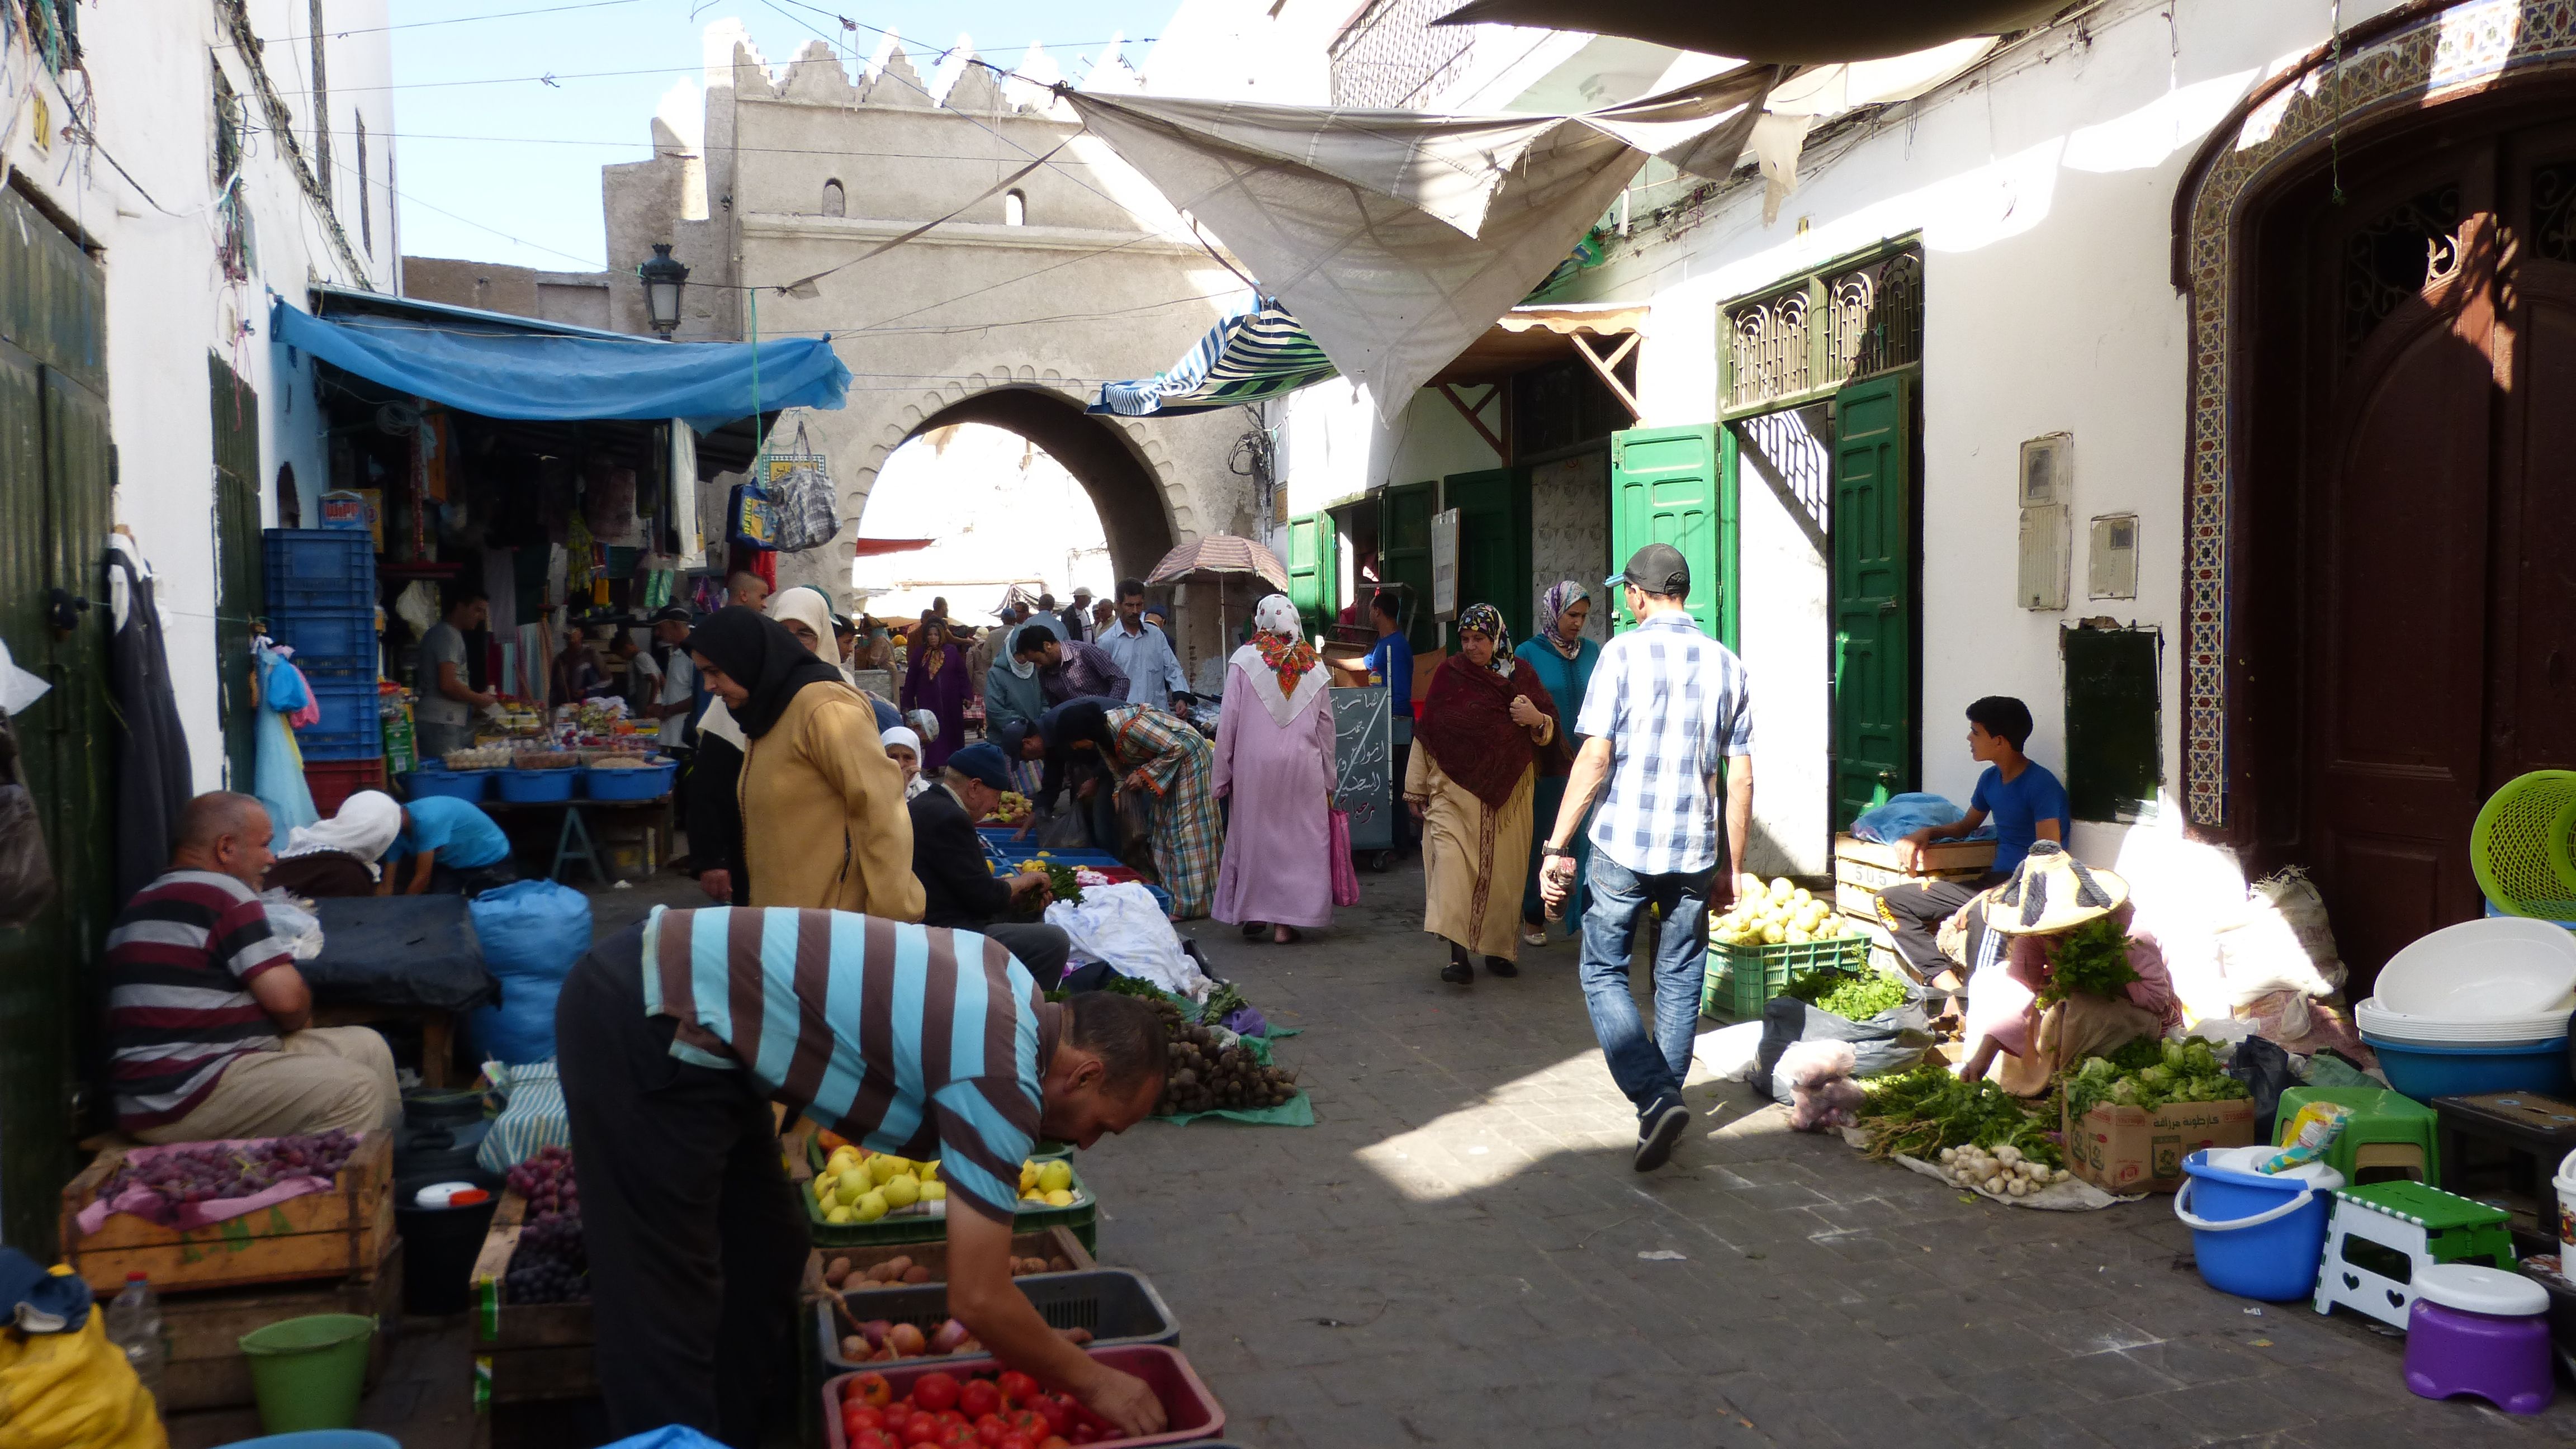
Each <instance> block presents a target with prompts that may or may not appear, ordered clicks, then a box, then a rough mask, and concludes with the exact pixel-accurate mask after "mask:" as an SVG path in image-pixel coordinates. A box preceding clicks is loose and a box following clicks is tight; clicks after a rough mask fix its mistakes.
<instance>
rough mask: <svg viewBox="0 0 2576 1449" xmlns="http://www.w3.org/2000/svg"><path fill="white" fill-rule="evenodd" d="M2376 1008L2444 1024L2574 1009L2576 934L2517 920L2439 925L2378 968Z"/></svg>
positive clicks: (2575, 998) (2531, 921)
mask: <svg viewBox="0 0 2576 1449" xmlns="http://www.w3.org/2000/svg"><path fill="white" fill-rule="evenodd" d="M2379 1004H2380V1005H2381V1006H2382V1007H2384V1008H2386V1009H2387V1010H2389V1011H2394V1012H2401V1013H2403V1014H2405V1015H2408V1016H2422V1017H2432V1018H2435V1019H2438V1020H2443V1021H2493V1020H2495V1019H2497V1018H2499V1017H2509V1016H2529V1015H2534V1014H2537V1013H2540V1012H2545V1011H2567V1010H2569V1009H2571V1008H2576V933H2571V932H2569V931H2567V930H2566V929H2565V928H2564V927H2560V926H2556V925H2552V924H2550V923H2549V922H2547V921H2534V920H2527V919H2524V918H2522V917H2518V916H2503V917H2497V918H2494V919H2491V920H2482V921H2462V922H2461V923H2460V924H2458V925H2456V926H2444V927H2443V928H2442V929H2440V930H2438V931H2435V932H2434V933H2432V934H2431V935H2429V936H2426V937H2424V938H2423V939H2421V940H2419V941H2417V942H2415V943H2414V944H2413V945H2411V946H2408V947H2407V948H2406V949H2405V950H2403V951H2400V952H2398V953H2397V954H2396V955H2395V956H2393V957H2391V958H2389V962H2388V964H2387V965H2386V966H2383V967H2381V968H2380V972H2379Z"/></svg>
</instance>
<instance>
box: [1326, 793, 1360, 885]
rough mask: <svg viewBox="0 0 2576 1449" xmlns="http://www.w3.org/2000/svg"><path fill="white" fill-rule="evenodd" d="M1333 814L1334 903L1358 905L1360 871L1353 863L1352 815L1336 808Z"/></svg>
mask: <svg viewBox="0 0 2576 1449" xmlns="http://www.w3.org/2000/svg"><path fill="white" fill-rule="evenodd" d="M1332 816H1333V839H1332V850H1333V904H1334V905H1337V906H1356V905H1358V904H1359V903H1360V873H1359V870H1358V868H1357V867H1355V866H1353V865H1352V864H1351V817H1350V813H1349V812H1348V811H1343V810H1335V811H1333V812H1332Z"/></svg>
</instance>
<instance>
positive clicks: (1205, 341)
mask: <svg viewBox="0 0 2576 1449" xmlns="http://www.w3.org/2000/svg"><path fill="white" fill-rule="evenodd" d="M1333 375H1334V373H1333V362H1332V359H1331V358H1328V357H1326V356H1325V355H1324V349H1323V348H1321V347H1319V346H1317V345H1316V343H1315V339H1314V338H1312V337H1309V336H1307V335H1306V329H1305V328H1303V327H1300V326H1298V325H1297V319H1296V318H1294V317H1291V316H1289V315H1288V309H1287V308H1285V307H1283V306H1281V305H1280V304H1279V303H1278V302H1276V301H1274V300H1272V299H1271V298H1268V297H1260V298H1256V299H1254V302H1253V305H1252V306H1251V307H1249V308H1247V309H1246V310H1244V311H1242V312H1239V313H1236V314H1235V315H1234V316H1232V317H1228V318H1227V319H1225V320H1224V321H1222V322H1219V323H1218V324H1216V326H1215V327H1214V328H1213V329H1211V330H1210V331H1209V333H1208V334H1207V335H1206V336H1205V337H1202V338H1200V339H1199V342H1198V345H1197V346H1196V347H1193V348H1191V349H1190V351H1189V355H1188V356H1186V357H1184V358H1182V359H1181V360H1180V361H1179V362H1177V363H1174V364H1173V365H1172V370H1171V371H1169V372H1166V373H1162V374H1159V375H1157V376H1154V377H1146V378H1139V379H1137V380H1136V381H1134V382H1110V383H1103V384H1101V387H1100V397H1099V399H1098V400H1097V401H1095V402H1093V403H1092V405H1091V406H1090V407H1089V408H1087V409H1085V411H1087V412H1095V413H1116V414H1118V415H1120V416H1122V417H1131V418H1144V417H1155V418H1171V417H1182V416H1186V415H1188V414H1190V413H1204V412H1213V411H1215V410H1216V409H1218V408H1239V407H1242V406H1244V405H1245V404H1247V403H1257V402H1261V401H1264V400H1265V399H1269V398H1274V397H1278V396H1280V395H1281V394H1283V393H1291V392H1295V391H1296V390H1297V389H1299V388H1301V387H1305V386H1308V385H1310V384H1313V383H1318V382H1322V381H1323V380H1324V379H1326V378H1328V377H1331V376H1333Z"/></svg>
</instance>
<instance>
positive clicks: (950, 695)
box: [901, 613, 971, 775]
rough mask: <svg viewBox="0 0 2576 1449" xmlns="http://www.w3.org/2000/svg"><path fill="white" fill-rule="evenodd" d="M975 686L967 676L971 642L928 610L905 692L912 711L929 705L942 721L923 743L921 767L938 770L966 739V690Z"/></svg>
mask: <svg viewBox="0 0 2576 1449" xmlns="http://www.w3.org/2000/svg"><path fill="white" fill-rule="evenodd" d="M970 689H971V686H970V685H969V684H968V682H967V679H966V646H965V645H964V644H963V643H961V642H959V641H958V639H957V636H956V634H955V633H954V631H952V630H951V629H950V628H949V627H948V621H947V620H945V619H942V618H939V617H938V616H936V615H935V614H927V613H925V614H923V615H922V616H921V625H920V627H919V628H917V629H915V630H914V631H913V634H912V649H911V654H910V658H909V660H908V662H906V664H905V665H904V670H903V697H902V700H901V703H902V705H903V711H904V713H906V714H910V713H912V712H913V711H914V710H917V709H918V710H926V711H928V712H929V713H930V716H931V717H932V718H934V719H936V720H938V721H939V735H938V738H936V739H928V738H925V739H924V740H923V741H922V744H921V771H922V773H923V774H925V775H931V774H935V773H936V772H937V771H938V769H939V767H940V766H942V765H945V764H947V763H948V757H949V755H950V754H952V753H954V752H955V751H956V749H957V747H958V746H960V745H962V744H964V743H966V696H967V694H968V693H969V692H970Z"/></svg>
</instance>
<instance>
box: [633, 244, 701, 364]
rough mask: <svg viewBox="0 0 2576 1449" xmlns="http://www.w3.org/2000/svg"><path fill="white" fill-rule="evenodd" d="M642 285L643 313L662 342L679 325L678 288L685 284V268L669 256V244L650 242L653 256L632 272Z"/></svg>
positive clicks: (686, 268)
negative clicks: (659, 334)
mask: <svg viewBox="0 0 2576 1449" xmlns="http://www.w3.org/2000/svg"><path fill="white" fill-rule="evenodd" d="M635 275H636V277H637V278H638V279H639V280H641V281H642V282H643V283H644V311H645V314H646V316H647V318H648V319H649V320H650V321H651V322H652V324H653V330H654V331H656V332H659V333H661V334H662V340H664V341H665V342H667V341H669V340H670V338H671V332H672V330H673V329H674V328H677V327H678V326H679V325H680V289H681V288H682V287H685V286H687V285H688V284H689V269H688V266H687V265H686V264H685V263H683V262H681V261H679V260H677V259H676V258H674V257H673V256H672V255H671V243H669V242H655V243H653V255H652V256H651V257H649V258H647V259H645V261H644V263H643V265H641V266H639V267H637V268H636V269H635Z"/></svg>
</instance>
